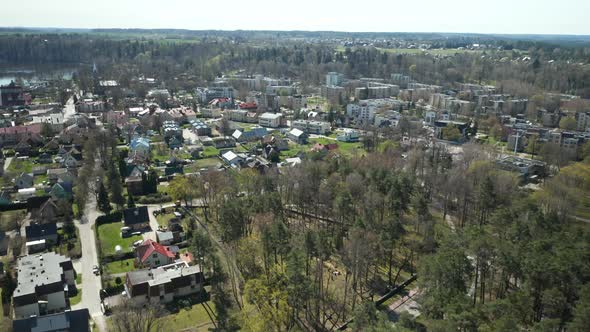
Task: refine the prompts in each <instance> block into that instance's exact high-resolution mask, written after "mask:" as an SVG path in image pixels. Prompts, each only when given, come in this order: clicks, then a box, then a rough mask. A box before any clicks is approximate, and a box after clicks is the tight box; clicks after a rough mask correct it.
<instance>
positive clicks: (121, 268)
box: [106, 258, 135, 274]
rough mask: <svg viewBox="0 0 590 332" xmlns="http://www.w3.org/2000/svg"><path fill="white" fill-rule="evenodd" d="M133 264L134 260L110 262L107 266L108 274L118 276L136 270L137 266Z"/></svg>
mask: <svg viewBox="0 0 590 332" xmlns="http://www.w3.org/2000/svg"><path fill="white" fill-rule="evenodd" d="M133 262H134V259H133V258H129V259H124V260H122V261H114V262H110V263H108V264H107V265H106V268H107V272H108V273H109V274H117V273H125V272H129V271H133V270H135V265H133Z"/></svg>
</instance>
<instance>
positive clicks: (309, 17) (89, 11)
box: [0, 0, 590, 35]
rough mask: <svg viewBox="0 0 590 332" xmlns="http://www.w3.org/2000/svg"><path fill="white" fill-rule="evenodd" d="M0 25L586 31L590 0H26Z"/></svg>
mask: <svg viewBox="0 0 590 332" xmlns="http://www.w3.org/2000/svg"><path fill="white" fill-rule="evenodd" d="M2 2H5V3H4V4H2V5H1V6H0V8H1V10H0V26H3V27H60V28H145V29H149V28H177V29H191V30H207V29H214V30H238V29H241V30H313V31H317V30H324V31H359V32H370V31H375V32H464V33H468V32H470V33H501V34H578V35H590V0H559V1H549V0H487V1H482V0H403V1H400V0H360V1H359V0H355V1H352V0H340V1H335V0H291V1H284V0H283V1H277V0H274V1H271V0H249V1H248V0H222V1H212V0H92V1H91V0H24V1H22V2H21V1H8V0H2Z"/></svg>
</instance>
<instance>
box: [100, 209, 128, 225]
mask: <svg viewBox="0 0 590 332" xmlns="http://www.w3.org/2000/svg"><path fill="white" fill-rule="evenodd" d="M122 218H123V212H121V211H115V212H113V213H110V214H107V215H104V216H98V217H97V218H96V224H97V225H102V224H110V223H114V222H119V221H121V219H122Z"/></svg>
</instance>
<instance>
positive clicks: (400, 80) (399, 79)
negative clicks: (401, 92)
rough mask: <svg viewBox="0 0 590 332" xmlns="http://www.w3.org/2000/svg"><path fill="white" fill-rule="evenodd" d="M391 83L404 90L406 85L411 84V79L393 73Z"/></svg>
mask: <svg viewBox="0 0 590 332" xmlns="http://www.w3.org/2000/svg"><path fill="white" fill-rule="evenodd" d="M391 82H392V83H393V84H396V85H399V86H400V87H401V88H402V89H406V88H407V87H408V84H409V83H410V82H412V79H411V78H410V76H406V75H403V74H399V73H393V74H391Z"/></svg>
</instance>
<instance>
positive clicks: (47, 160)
mask: <svg viewBox="0 0 590 332" xmlns="http://www.w3.org/2000/svg"><path fill="white" fill-rule="evenodd" d="M37 161H38V162H39V164H51V163H52V162H53V157H52V156H51V155H50V154H49V153H47V152H43V153H41V154H40V155H39V156H38V157H37Z"/></svg>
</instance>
